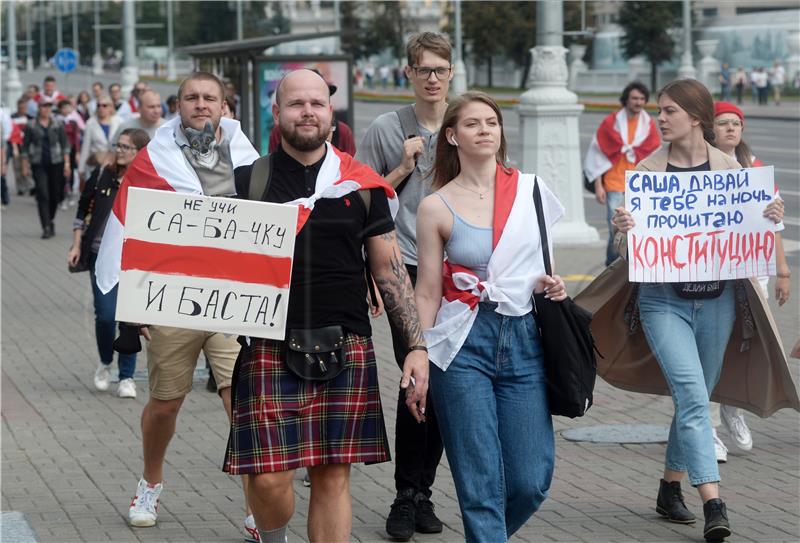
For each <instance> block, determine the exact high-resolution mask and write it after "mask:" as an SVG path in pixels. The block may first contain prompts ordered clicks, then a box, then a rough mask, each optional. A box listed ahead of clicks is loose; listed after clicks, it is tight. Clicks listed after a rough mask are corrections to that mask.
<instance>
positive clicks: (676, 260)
mask: <svg viewBox="0 0 800 543" xmlns="http://www.w3.org/2000/svg"><path fill="white" fill-rule="evenodd" d="M774 175H775V174H774V170H773V168H772V166H768V167H764V168H748V169H741V170H724V171H714V172H641V171H628V172H627V173H626V175H625V208H626V209H627V210H628V211H630V212H631V215H633V219H634V221H635V223H636V226H635V227H634V228H632V229H631V230H629V231H628V278H629V280H630V281H634V282H654V283H671V282H682V281H686V282H689V281H713V280H724V279H740V278H745V277H758V276H765V275H775V234H774V228H775V224H774V223H773V222H772V221H770V220H769V219H765V218H764V217H763V216H762V213H763V211H764V208H765V207H767V205H768V204H769V203H770V202H771V201H772V200H773V198H774V187H775V182H774Z"/></svg>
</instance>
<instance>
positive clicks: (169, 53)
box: [167, 0, 178, 81]
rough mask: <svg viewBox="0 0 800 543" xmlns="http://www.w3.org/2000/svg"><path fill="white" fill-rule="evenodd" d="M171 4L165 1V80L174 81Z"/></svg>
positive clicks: (175, 74) (173, 38)
mask: <svg viewBox="0 0 800 543" xmlns="http://www.w3.org/2000/svg"><path fill="white" fill-rule="evenodd" d="M172 4H173V2H172V0H167V80H168V81H175V80H176V79H178V74H177V73H176V70H175V36H174V32H173V14H172V10H173V5H172Z"/></svg>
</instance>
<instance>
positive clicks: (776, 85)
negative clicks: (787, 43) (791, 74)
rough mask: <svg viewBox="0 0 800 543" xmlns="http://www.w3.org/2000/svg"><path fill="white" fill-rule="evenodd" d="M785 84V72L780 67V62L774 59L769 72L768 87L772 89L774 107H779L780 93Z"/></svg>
mask: <svg viewBox="0 0 800 543" xmlns="http://www.w3.org/2000/svg"><path fill="white" fill-rule="evenodd" d="M785 84H786V70H785V69H784V67H783V66H781V61H780V60H778V59H775V63H774V64H773V65H772V69H771V70H770V71H769V85H770V87H772V97H773V99H774V100H775V105H776V106H779V105H781V92H783V86H784V85H785Z"/></svg>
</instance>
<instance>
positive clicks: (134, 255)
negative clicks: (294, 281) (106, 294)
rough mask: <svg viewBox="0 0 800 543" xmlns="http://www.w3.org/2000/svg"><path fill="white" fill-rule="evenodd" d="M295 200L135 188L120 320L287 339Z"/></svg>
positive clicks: (127, 224) (129, 213)
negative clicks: (286, 202) (291, 202)
mask: <svg viewBox="0 0 800 543" xmlns="http://www.w3.org/2000/svg"><path fill="white" fill-rule="evenodd" d="M296 225H297V207H296V206H289V205H281V204H269V203H264V202H253V201H248V200H233V199H230V198H213V197H209V196H200V195H194V194H180V193H176V192H167V191H163V190H150V189H140V188H131V189H129V190H128V203H127V208H126V216H125V234H124V243H123V247H122V270H121V273H120V280H119V293H118V298H117V317H116V318H117V320H118V321H123V322H138V323H144V324H161V325H166V326H176V327H179V328H190V329H194V330H207V331H212V332H224V333H228V334H237V335H247V336H253V337H262V338H269V339H283V338H284V334H285V326H286V306H287V303H288V301H289V284H290V282H291V275H292V258H293V255H294V241H295V228H296Z"/></svg>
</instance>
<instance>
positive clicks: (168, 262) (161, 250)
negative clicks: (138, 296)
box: [121, 238, 292, 288]
mask: <svg viewBox="0 0 800 543" xmlns="http://www.w3.org/2000/svg"><path fill="white" fill-rule="evenodd" d="M121 268H122V271H126V270H139V271H146V272H153V273H162V274H165V275H185V276H189V277H207V278H209V279H224V280H228V281H237V282H239V283H255V284H257V285H271V286H274V287H277V288H289V282H290V280H291V277H292V259H291V258H289V257H287V256H269V255H260V254H257V253H244V252H239V251H231V250H228V249H215V248H210V247H194V246H184V245H169V244H166V243H152V242H149V241H142V240H140V239H132V238H129V239H126V240H125V242H124V243H123V246H122V267H121Z"/></svg>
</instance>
